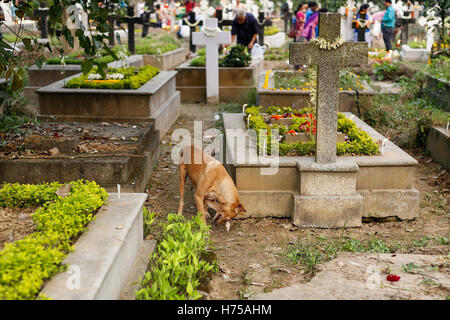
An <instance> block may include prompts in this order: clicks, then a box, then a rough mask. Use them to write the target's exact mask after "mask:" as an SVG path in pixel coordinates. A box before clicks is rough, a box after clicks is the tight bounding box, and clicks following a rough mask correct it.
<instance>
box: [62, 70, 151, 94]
mask: <svg viewBox="0 0 450 320" xmlns="http://www.w3.org/2000/svg"><path fill="white" fill-rule="evenodd" d="M135 71H138V73H137V74H136V73H135ZM96 72H97V68H93V70H91V72H89V74H92V73H96ZM108 72H110V73H117V72H118V73H123V74H124V75H125V78H124V79H122V80H120V81H118V82H115V83H108V82H103V83H95V82H92V81H87V80H88V75H89V74H87V75H81V76H79V77H77V78H73V79H71V80H69V81H68V82H67V84H66V88H87V89H138V88H140V87H141V86H142V85H143V84H144V83H146V82H147V81H149V80H151V79H152V78H153V77H154V76H156V75H157V74H158V73H159V69H158V68H156V67H153V66H150V65H148V66H145V67H142V68H139V69H136V68H135V67H130V68H119V69H115V68H110V69H108Z"/></svg>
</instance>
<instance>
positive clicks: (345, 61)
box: [338, 41, 369, 67]
mask: <svg viewBox="0 0 450 320" xmlns="http://www.w3.org/2000/svg"><path fill="white" fill-rule="evenodd" d="M367 49H368V43H367V42H362V41H361V42H345V43H344V44H343V45H342V47H340V48H339V49H338V50H339V51H340V52H339V53H340V54H339V62H340V63H339V64H340V66H342V67H357V66H359V65H361V64H367V63H368V62H369V58H368V54H367Z"/></svg>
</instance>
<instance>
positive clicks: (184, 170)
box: [178, 162, 187, 215]
mask: <svg viewBox="0 0 450 320" xmlns="http://www.w3.org/2000/svg"><path fill="white" fill-rule="evenodd" d="M179 170H180V186H179V187H180V202H179V203H178V214H179V215H181V214H183V207H184V186H185V184H186V176H187V168H186V165H185V164H184V163H183V162H181V163H180V165H179Z"/></svg>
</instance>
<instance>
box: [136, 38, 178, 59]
mask: <svg viewBox="0 0 450 320" xmlns="http://www.w3.org/2000/svg"><path fill="white" fill-rule="evenodd" d="M178 48H180V42H179V41H178V40H177V39H176V38H175V37H172V36H170V35H167V34H165V35H162V36H152V35H149V36H147V37H145V38H142V39H140V40H138V41H137V44H136V54H163V53H166V52H170V51H173V50H176V49H178Z"/></svg>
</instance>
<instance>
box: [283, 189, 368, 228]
mask: <svg viewBox="0 0 450 320" xmlns="http://www.w3.org/2000/svg"><path fill="white" fill-rule="evenodd" d="M362 208H363V198H362V197H361V195H359V194H357V195H351V196H344V195H339V196H303V195H300V196H297V195H294V213H293V216H292V223H293V224H295V225H297V226H300V227H314V228H343V227H359V226H361V223H362Z"/></svg>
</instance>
